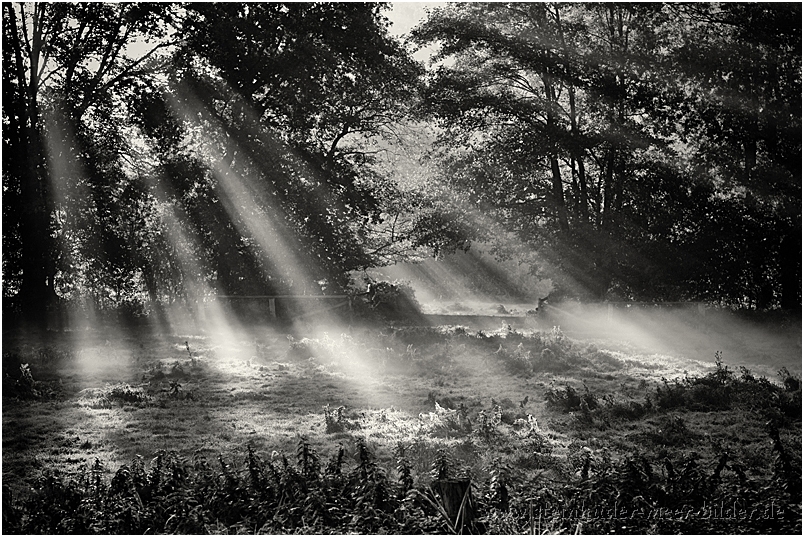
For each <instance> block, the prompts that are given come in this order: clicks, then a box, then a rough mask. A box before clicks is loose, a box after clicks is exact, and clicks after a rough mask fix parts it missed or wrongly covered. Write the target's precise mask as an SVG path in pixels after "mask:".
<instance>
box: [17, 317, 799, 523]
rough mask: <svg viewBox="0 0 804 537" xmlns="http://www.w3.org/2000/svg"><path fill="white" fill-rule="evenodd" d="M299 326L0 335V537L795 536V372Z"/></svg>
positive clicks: (526, 337) (489, 333)
mask: <svg viewBox="0 0 804 537" xmlns="http://www.w3.org/2000/svg"><path fill="white" fill-rule="evenodd" d="M308 328H309V329H310V332H309V334H305V333H304V330H301V331H298V330H297V331H295V332H294V331H293V330H290V329H288V330H283V329H281V328H279V329H277V328H273V329H270V328H265V327H262V328H259V329H253V330H250V331H248V332H242V333H240V334H239V335H238V336H237V337H231V336H230V337H227V338H220V337H215V334H209V333H207V334H200V335H199V334H191V333H189V332H188V333H185V334H181V333H179V334H173V335H164V334H158V333H151V332H147V331H144V330H143V331H128V332H119V331H116V332H109V333H104V332H102V331H99V330H98V331H85V332H80V333H79V332H62V333H55V332H53V333H50V334H49V335H48V336H46V337H45V338H38V339H36V340H34V339H32V338H30V337H23V336H15V335H11V334H4V342H3V411H2V419H3V425H2V433H3V438H2V447H3V451H2V462H3V532H4V533H71V532H77V533H254V532H257V533H299V532H301V533H348V532H357V533H383V532H390V533H421V532H425V533H451V532H475V533H610V532H614V533H678V532H681V533H728V534H733V533H795V534H799V533H800V531H801V378H800V373H799V372H797V371H794V373H793V374H791V373H790V372H789V371H787V370H786V369H782V370H781V371H780V372H779V373H778V374H777V375H775V376H764V375H761V374H756V373H753V372H752V371H751V370H750V369H749V368H746V367H745V366H734V365H732V364H730V362H729V356H728V354H724V353H721V352H717V353H714V354H713V355H710V356H697V357H695V359H691V358H684V357H679V356H671V355H669V354H662V353H651V352H648V351H646V350H645V349H643V348H641V347H638V346H634V345H632V344H630V343H628V342H627V341H625V340H618V339H616V338H609V339H608V340H606V339H605V338H597V337H596V338H586V339H575V338H572V337H569V336H568V335H566V334H564V333H563V332H562V330H561V329H560V328H558V327H548V326H544V327H542V328H539V327H534V328H531V329H520V328H516V327H513V328H512V327H511V326H510V325H509V324H506V323H505V322H503V323H502V324H501V325H500V326H499V327H498V328H496V329H490V328H487V329H485V330H472V329H469V328H466V327H463V326H442V327H399V326H397V327H394V326H387V325H386V326H378V325H364V326H357V325H354V326H349V327H342V328H340V329H330V330H329V331H326V332H325V331H323V330H321V329H320V328H319V329H315V327H308ZM305 336H307V337H305ZM467 479H469V480H470V483H471V486H470V488H469V492H468V493H466V492H464V493H463V497H462V498H461V501H460V502H459V503H460V507H459V509H458V510H457V512H456V511H455V509H454V506H450V505H449V501H448V498H447V497H446V496H447V493H446V492H444V490H445V489H442V488H440V487H442V486H446V485H442V484H443V483H453V484H454V483H462V482H463V483H465V482H466V480H467Z"/></svg>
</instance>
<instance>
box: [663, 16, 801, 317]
mask: <svg viewBox="0 0 804 537" xmlns="http://www.w3.org/2000/svg"><path fill="white" fill-rule="evenodd" d="M676 9H677V10H678V13H679V14H680V15H681V16H684V17H685V18H686V19H687V20H689V33H690V36H689V39H688V40H687V42H685V43H684V45H683V46H681V47H680V48H679V49H678V52H677V55H676V61H677V64H678V69H679V71H680V73H681V74H682V75H683V77H684V81H685V84H686V91H687V93H688V98H689V99H690V100H691V102H692V103H693V106H692V108H691V111H690V113H689V114H688V115H687V117H686V118H685V121H684V122H683V127H684V130H683V136H684V139H685V140H686V141H688V143H689V144H690V145H691V146H692V147H693V150H692V151H693V152H694V157H692V158H691V166H695V167H696V168H697V169H698V171H699V173H701V174H707V175H710V176H714V177H716V178H717V180H718V181H720V185H719V189H718V190H719V192H720V194H719V195H720V197H721V198H726V199H727V200H729V202H730V203H731V204H733V205H735V210H736V211H738V213H739V216H737V217H735V219H734V220H738V222H734V223H735V224H736V225H733V226H732V225H729V226H726V228H725V229H723V230H722V232H723V233H724V234H725V235H721V239H723V238H725V237H726V236H729V237H731V238H732V242H733V243H735V244H741V245H742V248H739V249H734V250H732V251H731V252H730V254H728V255H720V256H719V262H718V260H711V262H710V263H711V265H710V266H711V272H710V277H711V278H712V279H713V280H716V281H719V280H722V279H723V278H724V276H725V275H726V274H728V273H729V272H730V271H729V269H728V267H727V265H734V264H738V265H741V266H746V267H747V271H746V274H745V275H744V276H743V277H742V278H741V279H742V280H743V282H744V284H743V292H744V293H745V294H747V295H748V297H750V299H751V300H752V301H753V302H754V305H756V306H757V307H759V308H765V307H768V306H770V305H772V304H773V303H774V302H778V303H779V304H780V305H781V306H782V307H784V308H786V309H791V310H796V309H799V308H800V306H801V6H800V5H799V4H784V3H781V4H728V3H724V4H706V5H696V6H678V7H677V8H676ZM717 203H718V204H719V205H722V204H723V203H726V202H725V201H719V202H717ZM702 240H704V244H705V246H704V248H706V247H707V246H708V245H709V244H710V241H709V240H706V239H702ZM716 251H719V250H716ZM720 285H722V284H720Z"/></svg>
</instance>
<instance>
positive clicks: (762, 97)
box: [413, 2, 801, 309]
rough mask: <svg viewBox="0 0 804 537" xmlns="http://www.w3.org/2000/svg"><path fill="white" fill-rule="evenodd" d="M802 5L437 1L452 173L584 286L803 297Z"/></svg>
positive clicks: (734, 297)
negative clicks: (441, 6) (451, 3)
mask: <svg viewBox="0 0 804 537" xmlns="http://www.w3.org/2000/svg"><path fill="white" fill-rule="evenodd" d="M800 19H801V16H800V6H797V5H791V4H774V5H770V4H718V3H714V4H706V5H694V6H693V5H689V6H688V5H677V4H657V3H652V4H612V3H607V4H594V3H592V4H569V3H545V2H538V3H530V4H524V3H506V2H501V3H468V4H454V5H449V6H446V7H443V8H439V9H435V10H434V11H433V12H432V13H431V15H430V17H429V18H428V20H426V21H425V22H424V23H422V24H421V25H420V26H419V27H418V28H417V29H415V30H414V32H413V36H414V39H415V40H416V41H417V42H419V43H421V44H429V45H432V46H435V47H436V50H437V54H436V55H435V60H436V63H435V64H434V65H433V67H432V68H431V69H430V70H429V72H428V75H427V85H426V90H425V113H426V114H433V115H434V117H435V118H436V120H437V122H438V124H439V125H440V126H441V127H442V131H441V134H440V136H439V140H438V144H437V147H436V152H435V155H434V156H435V158H436V160H437V161H438V162H440V165H441V167H442V170H443V175H442V177H443V178H444V179H445V180H447V181H449V182H450V184H452V185H453V188H455V189H456V190H457V191H460V192H465V193H466V194H467V195H468V196H469V197H470V200H471V203H472V204H473V206H475V207H477V208H478V209H479V210H480V211H481V212H483V213H485V214H488V212H489V211H493V214H494V216H495V218H496V219H497V220H498V221H500V222H503V223H504V224H505V229H506V230H508V231H514V232H516V233H517V234H518V236H519V237H520V240H521V241H522V242H523V243H524V244H527V245H529V247H530V248H531V249H532V250H533V251H536V252H537V253H538V257H539V258H540V259H539V263H538V268H539V269H541V270H542V273H543V274H547V275H549V276H551V277H552V278H553V279H554V281H555V282H556V283H557V284H558V287H559V289H561V290H562V291H564V292H567V293H569V294H571V295H575V296H578V295H581V296H584V295H585V296H590V297H596V298H610V297H617V298H621V299H637V300H639V299H648V300H653V299H664V300H689V299H705V300H711V301H723V302H725V303H728V304H735V305H743V306H750V307H757V308H760V309H762V308H767V307H769V306H774V305H776V306H778V305H781V306H783V307H788V308H795V307H797V305H800V296H801V295H800V293H801V289H800V287H801V286H800V280H801V268H800V267H801V264H800V262H801V260H800V257H801V249H800V248H801V246H800V245H801V242H800V237H801V213H800V209H801V207H800V206H801V22H800Z"/></svg>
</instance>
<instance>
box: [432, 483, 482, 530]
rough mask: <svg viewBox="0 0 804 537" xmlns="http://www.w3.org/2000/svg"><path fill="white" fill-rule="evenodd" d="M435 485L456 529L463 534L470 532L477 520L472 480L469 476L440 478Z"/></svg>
mask: <svg viewBox="0 0 804 537" xmlns="http://www.w3.org/2000/svg"><path fill="white" fill-rule="evenodd" d="M433 485H434V488H435V491H436V492H437V493H438V496H439V497H440V498H441V506H442V507H443V508H444V512H445V513H446V515H447V516H448V517H449V519H450V521H451V522H452V523H453V524H454V525H455V530H456V531H457V532H458V533H461V534H463V533H470V532H471V530H472V528H473V526H474V520H475V502H474V500H473V499H472V487H471V481H470V480H469V479H468V478H465V479H439V480H437V481H435V482H434V483H433Z"/></svg>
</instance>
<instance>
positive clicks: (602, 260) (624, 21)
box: [3, 3, 801, 322]
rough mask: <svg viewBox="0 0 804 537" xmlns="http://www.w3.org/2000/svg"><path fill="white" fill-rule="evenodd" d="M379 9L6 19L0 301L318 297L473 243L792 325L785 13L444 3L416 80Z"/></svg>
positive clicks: (586, 278)
mask: <svg viewBox="0 0 804 537" xmlns="http://www.w3.org/2000/svg"><path fill="white" fill-rule="evenodd" d="M387 9H388V6H387V5H383V4H367V3H357V4H353V3H288V4H283V3H268V4H260V3H257V4H230V3H209V4H184V3H162V4H148V3H139V4H132V3H116V4H56V3H36V4H25V3H18V4H14V3H5V4H4V5H3V198H4V202H3V229H4V231H3V254H4V255H3V276H4V278H3V280H4V286H3V296H4V304H5V305H6V307H8V306H12V307H14V308H16V309H17V310H24V311H25V313H26V314H27V317H28V318H29V320H31V321H33V322H42V320H43V319H44V318H45V316H44V315H42V313H43V312H44V311H45V310H46V309H48V308H49V307H50V308H52V307H53V306H55V305H56V304H58V302H59V300H62V299H67V300H70V301H72V302H73V303H76V304H80V305H81V307H88V305H92V306H93V307H100V308H104V307H117V308H121V307H123V308H128V310H129V311H130V312H132V313H135V314H136V313H142V312H144V311H146V310H149V309H150V310H153V309H158V306H159V305H168V304H173V303H177V302H180V303H184V304H185V306H188V307H189V306H192V305H193V304H195V303H196V302H197V301H198V300H203V298H204V297H205V296H209V295H214V294H216V293H217V294H221V295H238V294H252V295H253V294H258V295H259V294H272V293H279V292H283V293H290V294H301V293H318V292H321V291H322V290H323V291H325V292H331V291H337V290H342V289H344V288H345V286H346V285H347V284H348V280H349V278H350V274H351V273H352V272H353V271H355V270H362V269H366V268H368V267H373V266H378V265H382V264H388V263H392V262H394V261H396V260H399V259H402V258H405V257H409V256H411V255H415V256H420V255H422V253H425V252H429V253H431V254H435V255H441V254H443V253H448V252H450V251H452V250H455V249H456V248H462V249H466V248H468V247H469V246H470V244H471V242H472V241H477V240H483V241H489V242H492V243H495V242H496V243H497V246H498V252H497V253H499V254H500V255H508V256H509V257H510V256H515V257H517V256H518V258H519V259H520V260H521V261H523V262H524V263H527V264H528V265H529V266H531V267H532V272H533V273H534V274H536V275H538V276H541V277H544V276H549V277H550V278H551V279H552V280H553V281H554V283H555V284H556V285H557V287H558V289H559V290H560V291H561V292H563V293H565V294H569V295H573V296H585V297H595V298H607V297H620V298H629V299H664V300H689V299H698V300H709V301H716V302H724V303H727V304H729V305H737V306H743V307H753V308H758V309H765V308H770V307H778V306H781V307H784V308H789V309H795V308H796V307H797V306H798V305H800V296H801V286H800V282H801V266H800V260H801V215H800V207H801V138H800V136H801V117H800V116H801V53H800V49H801V35H800V34H801V27H800V18H801V17H800V6H799V5H794V4H731V3H726V4H719V3H713V4H705V5H689V6H688V5H677V4H644V5H643V4H639V5H638V4H628V5H626V4H562V3H529V4H518V3H489V4H486V3H467V4H455V5H450V6H447V7H444V8H439V9H436V10H434V11H433V12H432V13H430V14H429V16H428V18H427V19H426V20H425V21H424V22H423V23H422V24H421V25H420V26H419V27H418V28H417V29H416V30H415V31H414V32H413V34H412V37H413V40H414V41H415V42H418V43H420V44H427V45H432V46H434V47H435V48H436V50H437V54H436V56H435V59H436V62H435V63H433V64H432V65H430V66H429V67H428V68H426V69H425V68H424V67H423V66H422V65H421V64H419V63H417V62H415V61H414V60H413V59H412V58H411V56H410V49H409V48H408V47H406V45H405V44H404V43H403V42H401V41H400V40H398V39H396V38H394V37H392V36H391V35H390V34H389V32H388V20H387V19H386V18H385V16H384V14H383V13H384V10H387ZM431 140H433V141H434V142H435V146H434V148H433V149H434V150H433V151H429V150H430V149H431V147H429V146H431V145H432V144H431V143H430V141H431ZM400 148H405V150H406V151H408V152H409V153H411V152H412V154H413V156H412V157H411V156H410V155H409V156H408V158H407V161H406V162H401V161H399V160H398V159H397V158H396V156H394V155H399V154H400V153H402V152H404V151H402V150H400ZM425 153H429V154H428V155H427V157H428V158H429V160H427V162H426V163H422V162H421V161H420V160H419V157H423V156H425ZM412 170H414V171H412ZM417 175H418V176H417ZM512 252H513V253H512ZM7 299H13V300H7Z"/></svg>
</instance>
